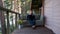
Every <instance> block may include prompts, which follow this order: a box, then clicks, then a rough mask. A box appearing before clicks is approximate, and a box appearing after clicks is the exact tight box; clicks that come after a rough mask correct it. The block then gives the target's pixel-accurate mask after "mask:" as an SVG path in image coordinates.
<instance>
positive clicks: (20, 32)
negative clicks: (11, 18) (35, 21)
mask: <svg viewBox="0 0 60 34" xmlns="http://www.w3.org/2000/svg"><path fill="white" fill-rule="evenodd" d="M12 34H54V32H53V31H52V30H50V29H48V28H46V27H37V28H36V29H32V28H31V27H25V28H23V29H16V30H15V31H14V32H13V33H12Z"/></svg>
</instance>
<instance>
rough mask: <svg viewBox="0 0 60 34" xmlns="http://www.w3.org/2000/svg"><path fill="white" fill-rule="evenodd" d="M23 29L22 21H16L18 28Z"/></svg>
mask: <svg viewBox="0 0 60 34" xmlns="http://www.w3.org/2000/svg"><path fill="white" fill-rule="evenodd" d="M22 27H23V20H18V28H19V29H21V28H22Z"/></svg>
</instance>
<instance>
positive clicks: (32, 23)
mask: <svg viewBox="0 0 60 34" xmlns="http://www.w3.org/2000/svg"><path fill="white" fill-rule="evenodd" d="M27 20H28V21H29V23H30V24H31V25H32V27H33V28H35V15H33V12H32V11H30V12H29V14H28V15H27Z"/></svg>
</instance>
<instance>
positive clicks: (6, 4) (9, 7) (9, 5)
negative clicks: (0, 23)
mask: <svg viewBox="0 0 60 34" xmlns="http://www.w3.org/2000/svg"><path fill="white" fill-rule="evenodd" d="M4 4H5V7H6V8H7V9H12V0H11V2H9V0H5V1H4Z"/></svg>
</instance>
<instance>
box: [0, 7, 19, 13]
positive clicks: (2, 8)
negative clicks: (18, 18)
mask: <svg viewBox="0 0 60 34" xmlns="http://www.w3.org/2000/svg"><path fill="white" fill-rule="evenodd" d="M0 10H3V11H6V12H11V13H15V14H19V13H17V12H14V11H12V10H10V9H7V8H4V7H1V6H0Z"/></svg>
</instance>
